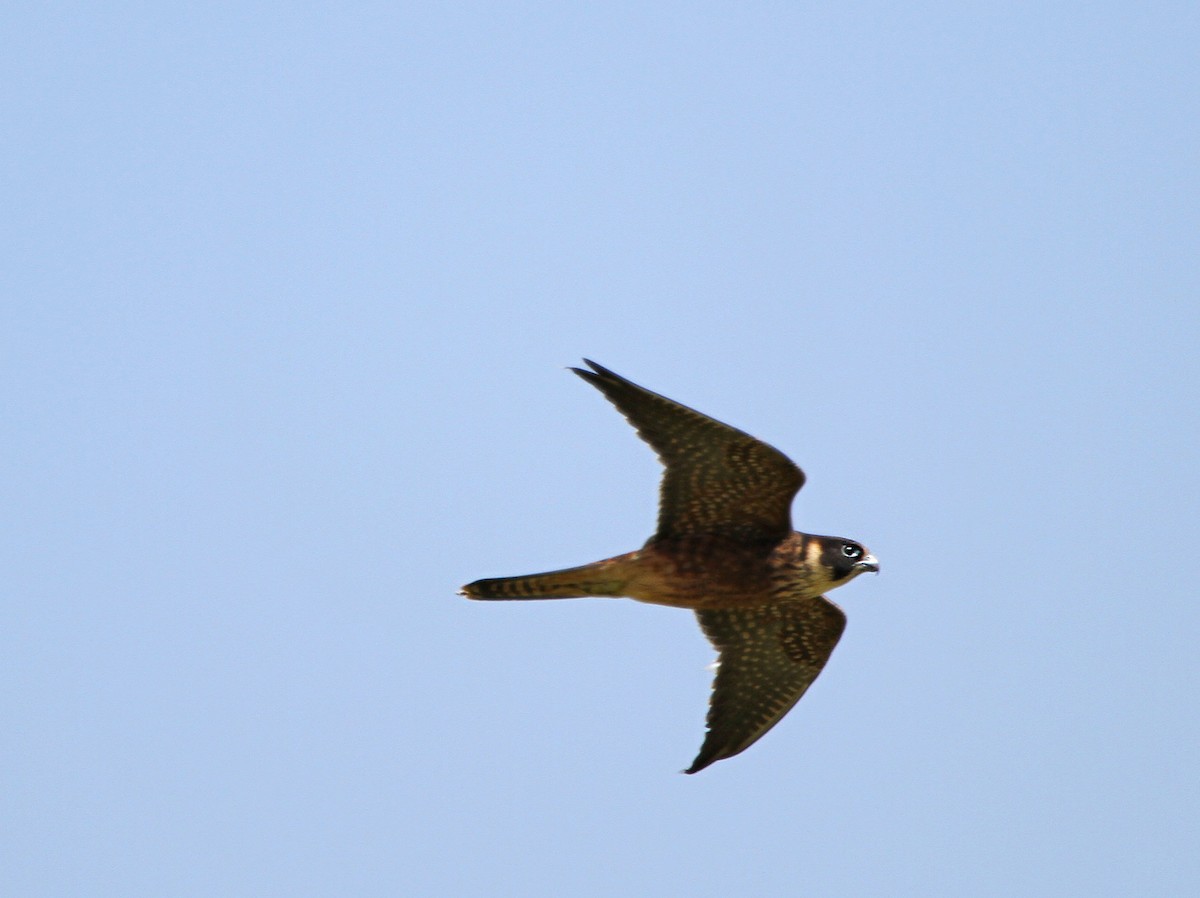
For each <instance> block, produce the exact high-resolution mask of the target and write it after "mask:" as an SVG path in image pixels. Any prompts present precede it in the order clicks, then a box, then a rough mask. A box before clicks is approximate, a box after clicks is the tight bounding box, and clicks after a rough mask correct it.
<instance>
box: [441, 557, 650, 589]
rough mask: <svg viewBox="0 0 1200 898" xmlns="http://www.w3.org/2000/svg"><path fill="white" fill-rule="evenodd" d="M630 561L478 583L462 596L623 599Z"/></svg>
mask: <svg viewBox="0 0 1200 898" xmlns="http://www.w3.org/2000/svg"><path fill="white" fill-rule="evenodd" d="M627 558H628V556H625V555H622V556H619V557H617V558H608V559H605V560H604V561H596V562H593V563H592V564H585V565H583V566H582V567H570V568H564V569H563V570H561V571H547V572H546V573H544V574H528V575H526V576H524V577H494V578H492V579H489V580H476V581H475V582H474V583H468V584H467V585H466V586H464V587H463V588H462V589H461V590H459V595H462V596H466V597H467V598H468V599H578V598H583V597H584V596H619V595H624V588H625V581H626V572H625V564H624V562H625V561H626V559H627Z"/></svg>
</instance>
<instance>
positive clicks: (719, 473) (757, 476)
mask: <svg viewBox="0 0 1200 898" xmlns="http://www.w3.org/2000/svg"><path fill="white" fill-rule="evenodd" d="M584 361H585V362H587V364H588V365H589V366H590V367H591V368H592V370H591V371H585V370H584V369H582V368H572V369H571V370H572V371H574V372H575V373H576V374H578V375H579V376H580V377H582V378H583V379H584V380H586V381H588V382H589V383H591V384H592V385H593V386H595V387H597V388H598V389H599V390H600V391H601V392H602V393H604V395H605V396H607V397H608V399H609V401H610V402H612V404H613V405H615V406H616V407H617V409H618V410H619V411H620V412H621V414H623V415H624V416H625V417H626V418H627V419H628V420H629V423H630V424H632V425H633V426H634V427H635V428H636V429H637V432H638V435H639V436H640V437H641V438H642V439H643V440H645V441H646V442H647V443H649V444H650V446H651V447H652V448H653V449H654V451H655V452H656V453H658V457H659V459H660V460H661V461H662V463H663V466H664V468H665V469H666V470H665V471H664V473H663V481H662V490H661V493H660V496H659V510H658V531H657V534H656V535H657V536H658V537H660V538H667V539H670V538H678V537H686V536H697V535H709V534H711V535H719V536H725V537H727V538H729V539H736V540H741V541H745V542H760V541H765V540H778V539H782V538H783V537H784V536H786V535H787V534H788V533H790V532H791V530H792V516H791V505H792V499H794V498H795V496H796V492H797V491H798V490H799V489H800V487H802V486H803V485H804V472H803V471H801V470H800V468H798V467H797V466H796V465H795V463H794V462H792V460H791V459H789V458H788V457H787V456H786V455H784V454H783V453H782V452H780V451H779V450H778V449H775V448H774V447H772V446H768V445H767V444H766V443H764V442H762V441H760V440H756V439H755V438H754V437H752V436H750V435H749V434H746V433H743V432H742V431H740V430H738V429H736V428H734V427H730V426H729V425H728V424H722V423H721V422H720V421H717V420H714V419H713V418H710V417H708V416H707V415H702V414H701V413H700V412H697V411H694V410H693V409H690V408H688V407H687V406H685V405H680V404H679V403H678V402H674V401H672V400H670V399H667V398H666V397H665V396H660V395H658V394H657V393H652V392H650V391H649V390H647V389H645V388H644V387H639V386H638V385H637V384H635V383H633V382H632V381H628V380H626V379H625V378H623V377H621V376H620V375H619V374H614V373H613V372H612V371H609V370H608V369H607V368H605V367H603V366H601V365H597V364H596V363H595V362H592V361H589V360H587V359H584Z"/></svg>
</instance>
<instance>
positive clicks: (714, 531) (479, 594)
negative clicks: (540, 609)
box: [459, 359, 879, 774]
mask: <svg viewBox="0 0 1200 898" xmlns="http://www.w3.org/2000/svg"><path fill="white" fill-rule="evenodd" d="M583 361H584V363H585V364H586V365H587V366H588V367H587V368H586V369H584V368H571V369H570V370H572V371H574V372H575V373H576V374H578V375H579V376H580V377H581V378H583V379H584V380H585V381H587V382H588V383H590V384H591V385H592V386H594V387H596V388H597V389H599V390H600V392H601V393H603V394H604V396H605V397H606V398H607V399H608V400H609V401H610V402H611V403H612V404H613V405H614V406H616V408H617V410H618V411H619V412H621V414H623V415H624V416H625V418H626V419H627V420H628V421H629V423H630V424H631V425H633V427H634V429H635V430H636V431H637V433H638V435H639V436H640V437H641V438H642V439H643V440H644V441H645V442H646V443H648V444H649V445H650V447H651V448H652V449H653V450H654V451H655V453H656V454H657V455H658V458H659V460H660V462H661V463H662V465H663V477H662V482H661V485H660V490H659V507H658V524H657V528H656V530H655V532H654V535H653V536H651V537H650V538H649V539H648V540H647V541H646V543H645V545H643V546H642V548H640V549H637V550H635V551H633V552H627V553H625V554H622V555H617V556H615V557H612V558H606V559H603V560H601V561H595V562H592V563H591V564H585V565H582V566H580V567H572V568H565V569H562V570H555V571H547V572H545V573H540V574H528V575H525V576H517V577H495V578H488V579H483V580H476V581H474V582H473V583H468V584H467V585H466V586H464V587H462V589H461V590H460V591H459V594H460V595H462V596H465V597H467V598H469V599H481V600H510V599H560V598H582V597H587V596H596V597H627V598H631V599H634V600H636V601H639V602H647V603H650V604H655V605H667V606H670V607H674V608H686V609H690V610H692V611H693V612H695V615H696V618H697V619H698V621H699V623H700V628H701V630H702V631H703V632H704V634H705V636H707V637H708V639H709V641H710V642H711V643H712V645H713V647H714V648H715V649H716V650H717V653H718V657H717V661H716V663H715V669H716V675H715V677H714V680H713V688H712V694H711V697H710V700H709V707H708V715H707V720H706V724H707V727H706V732H705V736H704V741H703V744H702V745H701V747H700V751H699V753H698V754H697V755H696V758H695V760H694V761H693V762H692V764H691V766H690V767H688V768H687V769H686V770H685V771H683V772H684V773H689V774H692V773H698V772H699V771H701V770H703V769H705V768H706V767H708V766H710V765H711V764H714V763H716V762H717V761H721V760H725V759H727V758H731V757H733V756H734V755H737V754H740V753H741V752H743V751H745V750H746V749H747V748H749V747H750V746H751V745H753V744H754V743H755V742H757V741H758V740H759V739H761V738H762V737H763V736H764V735H765V734H766V733H767V731H768V730H770V729H771V728H772V727H773V726H775V724H777V723H778V722H779V721H780V720H781V719H782V718H783V716H784V715H785V714H787V713H788V711H790V710H791V709H792V708H793V707H794V706H795V704H796V702H798V701H799V700H800V698H801V696H803V695H804V693H805V692H806V691H807V690H808V688H809V686H811V685H812V683H813V681H814V680H815V679H816V678H817V675H818V674H819V673H820V672H821V670H822V669H823V668H824V667H825V664H826V662H827V661H828V660H829V657H830V655H831V654H832V652H833V649H834V647H835V646H836V645H837V643H838V640H839V639H840V638H841V636H842V632H843V631H844V630H845V627H846V615H845V613H844V612H843V611H842V609H841V608H839V607H838V606H837V605H835V604H834V603H833V602H831V601H829V599H827V598H826V597H825V595H824V594H825V593H826V592H828V591H830V590H832V589H834V588H836V587H839V586H844V585H845V584H847V583H849V582H850V581H851V580H852V579H854V578H855V577H856V576H858V575H859V574H862V573H864V572H867V571H870V572H874V573H878V572H879V561H878V560H877V559H876V558H875V556H874V555H872V554H871V553H870V552H869V551H868V550H867V549H866V547H865V546H863V545H862V544H861V543H859V542H856V541H854V540H851V539H846V538H843V537H831V536H816V535H813V534H808V533H800V532H797V531H794V530H793V529H792V519H791V505H792V501H793V499H794V498H795V496H796V493H797V492H799V490H800V488H801V487H802V486H803V485H804V482H805V475H804V472H803V471H802V470H801V469H800V468H799V467H798V466H797V465H796V464H795V463H794V462H793V461H792V460H791V459H789V458H788V457H787V456H786V455H784V454H783V453H782V452H780V451H779V450H778V449H775V448H774V447H772V446H769V445H768V444H766V443H764V442H762V441H760V440H757V439H755V438H754V437H752V436H750V435H749V434H747V433H745V432H743V431H741V430H738V429H736V428H734V427H731V426H729V425H728V424H723V423H721V422H720V421H717V420H716V419H715V418H710V417H709V416H708V415H705V414H702V413H701V412H698V411H696V410H694V409H691V408H688V407H687V406H685V405H682V404H680V403H678V402H675V401H674V400H671V399H668V398H667V397H665V396H662V395H659V394H658V393H654V392H651V391H650V390H648V389H646V388H645V387H641V386H638V385H637V384H635V383H633V382H632V381H630V380H627V379H626V378H624V377H622V376H621V375H619V374H616V373H615V372H613V371H610V370H609V369H607V368H605V367H604V366H602V365H599V364H597V363H596V362H593V361H591V360H590V359H584V360H583Z"/></svg>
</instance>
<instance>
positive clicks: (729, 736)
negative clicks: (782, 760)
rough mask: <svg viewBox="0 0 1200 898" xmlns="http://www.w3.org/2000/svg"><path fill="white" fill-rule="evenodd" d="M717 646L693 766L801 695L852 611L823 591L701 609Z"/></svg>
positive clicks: (731, 746)
mask: <svg viewBox="0 0 1200 898" xmlns="http://www.w3.org/2000/svg"><path fill="white" fill-rule="evenodd" d="M696 617H697V618H699V620H700V627H701V629H703V630H704V635H706V636H707V637H708V638H709V641H711V642H712V644H713V645H714V646H715V647H716V649H717V651H718V652H719V653H720V655H719V656H718V658H717V676H716V680H715V682H714V683H713V693H712V700H711V703H710V705H709V709H708V734H707V735H706V736H705V738H704V745H702V746H701V748H700V754H698V755H697V756H696V760H695V761H693V762H692V766H691V767H689V768H688V769H687V771H686V772H687V773H696V772H697V771H700V770H703V769H704V768H705V767H707V766H708V765H709V764H712V763H713V762H715V761H721V760H723V759H725V758H731V757H733V756H734V755H736V754H738V753H739V752H743V751H745V750H746V749H747V748H749V747H750V746H751V745H753V744H754V743H755V742H757V741H758V740H759V739H761V738H762V737H763V736H764V735H765V734H766V732H767V731H768V730H770V729H771V727H773V726H775V724H777V723H779V721H780V720H782V719H783V716H784V715H785V714H787V712H788V711H790V710H791V709H792V706H793V705H795V704H796V702H798V701H799V700H800V697H801V696H802V695H804V693H805V691H806V690H807V689H808V687H809V686H811V685H812V682H813V680H815V679H816V678H817V674H819V673H820V672H821V669H822V668H823V667H824V666H825V662H827V661H828V660H829V656H830V655H831V654H832V653H833V647H834V646H835V645H837V642H838V639H840V638H841V635H842V631H843V630H844V629H845V628H846V615H845V614H843V613H842V609H840V608H839V607H838V606H837V605H835V604H833V603H832V602H830V601H829V600H828V599H826V598H825V597H824V596H818V597H817V598H815V599H808V600H805V601H800V602H777V603H774V604H771V605H762V606H758V607H755V608H744V609H743V608H737V609H719V610H713V611H697V612H696Z"/></svg>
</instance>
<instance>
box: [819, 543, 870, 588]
mask: <svg viewBox="0 0 1200 898" xmlns="http://www.w3.org/2000/svg"><path fill="white" fill-rule="evenodd" d="M817 546H818V547H819V550H818V551H819V554H818V557H817V563H818V565H819V566H820V568H821V569H822V572H823V573H824V574H825V576H826V577H828V578H829V583H830V587H831V588H832V587H834V586H841V585H843V584H845V583H849V582H850V581H851V580H853V579H854V578H855V577H857V576H858V575H859V574H862V573H865V572H867V571H870V572H871V573H874V574H878V573H879V560H878V559H877V558H876V557H875V556H874V555H872V554H871V553H870V552H868V551H867V547H866V546H864V545H863V544H862V543H856V542H855V541H854V540H852V539H845V538H843V537H840V536H822V537H819V538H818V540H817Z"/></svg>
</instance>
